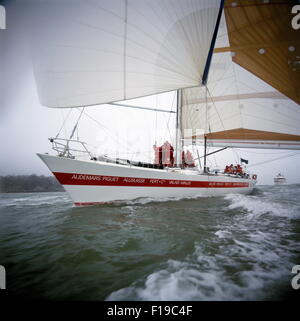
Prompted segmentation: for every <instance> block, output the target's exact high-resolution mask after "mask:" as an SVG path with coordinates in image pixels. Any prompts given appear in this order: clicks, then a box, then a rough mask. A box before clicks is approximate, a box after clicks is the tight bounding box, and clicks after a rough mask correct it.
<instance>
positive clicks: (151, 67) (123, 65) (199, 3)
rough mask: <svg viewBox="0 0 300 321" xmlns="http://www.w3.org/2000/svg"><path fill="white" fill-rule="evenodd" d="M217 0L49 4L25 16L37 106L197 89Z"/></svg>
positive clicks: (89, 0)
mask: <svg viewBox="0 0 300 321" xmlns="http://www.w3.org/2000/svg"><path fill="white" fill-rule="evenodd" d="M221 2H222V1H221V0H185V1H182V0H172V1H170V0H114V1H107V0H74V1H66V0H59V1H58V0H52V1H48V2H45V1H44V2H41V3H35V4H34V8H33V20H34V21H35V23H36V24H35V23H33V29H32V34H33V48H34V55H33V60H34V70H35V76H36V82H37V88H38V94H39V98H40V101H41V103H42V104H43V105H46V106H49V107H78V106H88V105H97V104H103V103H108V102H114V101H120V100H126V99H132V98H137V97H142V96H146V95H151V94H157V93H161V92H166V91H171V90H176V89H179V88H187V87H194V86H198V85H199V84H201V80H202V77H203V73H204V69H205V66H206V63H207V59H208V53H209V49H210V46H211V42H212V39H213V33H214V30H215V27H216V22H217V17H218V14H219V9H220V6H221Z"/></svg>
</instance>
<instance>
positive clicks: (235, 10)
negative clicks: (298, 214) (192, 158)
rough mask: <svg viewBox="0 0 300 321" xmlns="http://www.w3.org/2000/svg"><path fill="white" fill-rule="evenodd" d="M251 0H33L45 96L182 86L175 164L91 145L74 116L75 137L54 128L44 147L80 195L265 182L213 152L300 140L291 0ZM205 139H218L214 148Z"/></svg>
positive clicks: (106, 198) (230, 188)
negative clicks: (99, 151)
mask: <svg viewBox="0 0 300 321" xmlns="http://www.w3.org/2000/svg"><path fill="white" fill-rule="evenodd" d="M252 2H253V1H250V0H249V1H230V0H228V1H223V0H185V1H182V0H172V1H171V0H165V1H161V0H154V1H153V0H151V1H150V0H145V1H139V0H118V1H105V0H93V1H83V0H78V1H75V2H72V6H71V5H70V3H69V2H68V1H58V2H56V1H49V2H48V3H46V4H45V3H43V5H40V4H36V5H35V12H34V14H35V16H36V17H38V19H36V21H35V19H33V20H32V24H33V25H32V29H31V35H32V36H33V37H32V40H31V43H32V46H33V62H34V74H35V79H36V83H37V89H38V95H39V99H40V102H41V104H42V105H45V106H47V107H52V108H80V107H82V110H83V108H85V107H88V106H95V105H103V104H113V105H115V107H116V108H123V107H125V108H128V107H132V108H137V107H135V106H130V105H128V104H126V103H124V101H125V102H126V101H127V100H131V99H134V98H139V97H145V96H149V95H157V94H160V93H164V92H170V91H176V93H177V110H176V128H175V129H174V130H175V131H176V142H175V162H174V165H173V166H165V167H164V166H163V167H159V166H152V164H141V163H140V162H131V161H127V160H126V159H123V160H120V159H111V158H108V157H106V156H105V155H97V156H94V155H92V154H91V153H90V151H89V150H88V148H87V146H86V144H85V143H84V142H82V141H79V140H75V139H74V135H73V134H74V132H75V130H76V127H77V123H76V125H75V127H74V129H73V132H72V134H71V136H70V138H69V139H62V138H58V137H55V138H51V139H50V141H51V143H52V145H53V149H54V150H55V151H56V152H57V154H56V155H49V154H38V156H39V157H40V158H41V160H42V161H43V162H44V163H45V164H46V165H47V166H48V168H49V169H50V171H51V172H52V173H53V174H54V175H55V177H56V178H57V179H58V181H59V182H60V183H61V184H62V186H63V187H64V189H65V190H66V191H67V193H68V194H69V195H70V197H71V198H72V200H73V201H74V203H75V205H78V206H81V205H94V204H102V203H107V202H113V201H118V200H131V199H136V198H139V197H151V198H162V197H163V198H166V197H167V198H177V197H196V196H220V195H225V194H228V193H243V194H247V193H250V192H251V191H252V190H253V188H254V186H255V184H256V182H257V176H256V175H255V174H249V173H248V174H245V173H244V174H243V175H240V174H234V173H226V172H225V173H223V172H218V171H215V172H211V171H209V168H208V167H207V164H206V160H207V157H208V156H210V155H211V154H214V153H216V152H221V151H222V150H224V149H227V148H272V149H300V130H299V125H298V123H299V122H297V115H299V111H298V109H297V108H296V107H295V106H296V105H297V107H298V104H299V101H300V96H299V88H298V87H297V86H299V85H298V84H299V83H300V82H299V55H300V53H299V48H300V45H299V34H297V31H295V30H293V29H292V28H291V27H290V18H291V14H290V12H291V10H290V9H291V3H292V2H291V1H280V2H278V1H267V2H266V1H261V2H259V1H254V2H253V3H252ZM35 23H36V24H35ZM297 45H298V46H297ZM297 57H298V58H297ZM275 66H276V68H275ZM245 73H246V74H245ZM243 80H244V82H243ZM252 81H253V83H252ZM247 82H248V83H247ZM250 83H251V85H249V84H250ZM253 87H254V88H253ZM274 101H277V102H279V103H277V104H276V107H275V105H274ZM287 104H291V105H289V106H288V107H287ZM141 108H144V107H141ZM144 109H147V108H144ZM149 109H150V110H151V108H149ZM286 110H288V112H289V113H290V114H289V115H287V113H286ZM156 111H157V110H156ZM292 112H293V113H294V116H295V117H291V113H292ZM286 115H287V116H286ZM274 124H275V125H274ZM73 142H77V143H79V144H81V145H82V148H83V150H84V151H85V152H86V153H87V155H89V159H88V160H79V159H77V158H76V156H75V154H74V150H72V148H71V147H70V146H71V144H72V143H73ZM184 145H185V146H188V145H197V146H198V145H201V146H203V147H204V155H203V158H204V164H203V168H202V169H199V168H190V167H184V166H183V164H182V152H183V147H184ZM208 148H220V149H219V150H215V151H214V152H211V153H209V152H208ZM198 161H199V162H200V157H199V156H198Z"/></svg>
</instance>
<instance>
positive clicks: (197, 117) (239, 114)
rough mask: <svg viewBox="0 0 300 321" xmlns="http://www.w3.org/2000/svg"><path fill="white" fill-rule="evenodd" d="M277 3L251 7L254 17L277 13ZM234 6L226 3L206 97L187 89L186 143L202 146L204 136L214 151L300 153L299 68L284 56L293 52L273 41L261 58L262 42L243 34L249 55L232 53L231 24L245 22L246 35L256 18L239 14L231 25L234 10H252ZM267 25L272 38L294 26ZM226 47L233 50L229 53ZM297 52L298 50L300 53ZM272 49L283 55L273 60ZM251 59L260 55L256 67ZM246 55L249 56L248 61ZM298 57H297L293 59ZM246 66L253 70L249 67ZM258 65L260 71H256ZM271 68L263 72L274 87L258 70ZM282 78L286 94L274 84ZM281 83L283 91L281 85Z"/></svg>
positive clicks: (202, 90)
mask: <svg viewBox="0 0 300 321" xmlns="http://www.w3.org/2000/svg"><path fill="white" fill-rule="evenodd" d="M273 2H274V1H268V2H264V6H263V8H264V9H262V7H261V6H260V5H258V8H256V9H255V8H252V9H251V10H252V11H251V12H252V13H253V12H254V13H255V12H256V13H257V14H259V13H261V11H263V14H264V15H265V14H266V12H268V5H270V8H271V11H272V12H273ZM275 2H276V1H275ZM287 2H289V4H291V1H281V3H285V4H286V3H287ZM234 3H235V5H234V6H232V4H233V2H232V1H226V2H225V8H227V9H226V10H227V13H226V20H225V16H223V19H222V23H221V26H220V29H219V34H218V38H217V44H216V49H215V54H214V55H213V60H212V66H211V71H210V77H209V81H208V84H207V90H208V92H206V89H205V88H200V87H199V88H190V89H184V90H183V110H182V132H183V133H184V136H185V138H190V139H194V140H195V139H198V143H200V144H202V143H203V135H204V134H205V135H206V136H207V138H208V144H210V145H212V146H216V147H219V146H220V147H223V146H229V147H245V148H274V149H300V125H299V124H300V108H299V104H298V98H297V97H298V96H297V95H298V94H299V92H300V88H299V84H300V82H299V81H298V80H296V79H298V78H299V75H300V69H297V68H296V67H295V68H296V69H295V70H292V69H291V66H290V64H289V63H288V58H287V57H286V55H285V54H287V55H289V54H292V52H291V51H289V47H288V46H287V47H286V48H285V49H284V50H283V48H282V44H280V46H279V47H278V46H277V45H276V44H277V42H276V41H275V40H274V39H272V41H271V40H270V44H272V43H274V46H275V47H274V48H273V47H270V48H269V47H268V49H266V50H267V51H265V52H264V53H260V52H258V50H259V49H260V48H261V43H256V42H255V39H254V38H251V37H250V36H249V37H250V38H249V37H247V36H246V35H245V34H244V37H241V38H240V39H241V41H243V43H244V46H246V47H247V45H249V46H250V47H251V48H253V49H252V50H248V49H249V48H248V47H247V48H246V47H245V48H244V49H242V48H238V47H237V46H235V47H234V48H235V49H236V50H233V47H232V45H231V42H232V41H233V40H232V39H231V37H233V34H234V33H230V32H229V31H228V30H231V29H230V28H233V25H235V26H237V25H239V24H242V23H243V21H244V24H245V30H247V28H248V27H249V26H248V23H249V21H251V17H252V15H251V14H250V18H249V19H246V18H245V17H244V16H243V17H242V16H241V15H239V14H237V15H233V14H231V15H230V19H229V24H228V12H231V11H230V10H231V8H235V7H239V8H240V10H242V8H244V5H245V6H246V8H248V7H250V5H249V3H250V2H249V1H245V2H244V1H243V2H238V1H236V2H234ZM241 3H243V5H242V4H241ZM251 3H252V6H253V7H255V5H256V4H258V2H257V1H252V2H251ZM259 3H260V4H261V2H259ZM277 3H278V1H277ZM278 5H279V4H277V6H278ZM229 6H230V9H229ZM277 6H276V8H277ZM290 8H291V6H290ZM244 9H245V8H244ZM276 12H277V11H276ZM248 13H249V12H248ZM254 13H253V15H254ZM264 15H261V19H263V20H266V17H265V16H264ZM254 16H255V15H254ZM279 16H280V15H279ZM255 17H256V16H255ZM290 17H291V15H290ZM280 19H281V18H280V17H279V20H280ZM275 20H276V19H275ZM235 21H236V22H235ZM268 21H269V28H270V29H271V30H273V33H274V34H280V32H281V31H282V30H283V32H284V30H286V28H291V25H290V21H289V22H288V26H286V25H278V23H277V20H276V21H275V22H274V24H273V25H272V19H271V18H270V20H268ZM228 25H229V29H228ZM241 30H242V28H239V32H241ZM243 30H244V29H243ZM245 30H244V31H245ZM244 31H243V32H244ZM249 32H250V31H249ZM261 33H264V29H261V31H258V30H256V31H255V33H254V34H255V35H256V37H258V36H259V35H260V34H261ZM238 34H239V33H238ZM250 34H251V32H250ZM291 34H294V33H293V32H292V33H291ZM298 34H299V31H298ZM262 37H265V35H263V36H262ZM233 38H234V37H233ZM298 39H299V36H298V38H297V39H294V40H296V41H298V42H299V40H298ZM247 41H248V42H247ZM253 41H254V43H253ZM292 44H294V45H295V43H294V42H293V43H291V44H290V45H292ZM224 48H227V49H228V48H229V50H225V49H224ZM254 48H256V49H255V50H256V51H255V50H254ZM295 48H296V45H295ZM299 48H300V46H298V47H297V50H299ZM231 50H232V51H231ZM270 50H271V51H273V50H275V51H276V52H278V50H279V51H280V50H281V51H284V54H282V55H281V56H280V55H279V56H276V57H274V54H273V53H272V52H269V51H270ZM254 51H255V52H254ZM295 51H296V49H295ZM261 52H262V51H261ZM252 54H253V55H254V54H255V55H256V59H254V60H253V63H252V62H251V61H252V60H251V59H250V58H249V57H252ZM240 55H243V58H241V60H239V58H238V57H240ZM246 55H248V56H249V57H248V58H246V57H245V56H246ZM299 57H300V56H298V58H299ZM260 58H261V60H260ZM266 58H267V59H269V60H270V61H269V62H268V63H266V61H265V59H266ZM298 58H297V57H295V59H298ZM298 60H299V59H298ZM299 61H300V60H299ZM245 62H248V63H249V65H248V66H245V65H244V63H245ZM257 64H259V65H260V68H257ZM270 65H272V66H273V67H272V68H273V70H272V72H271V71H270V73H269V72H268V71H266V70H265V75H268V77H271V76H272V75H274V77H273V80H274V82H273V80H272V81H270V79H269V78H265V77H263V76H262V77H260V76H261V75H260V71H261V70H262V69H264V68H269V67H270ZM276 66H277V67H276ZM295 66H296V65H295ZM258 70H259V71H258ZM284 70H285V71H284ZM281 73H282V75H283V74H284V73H286V75H287V78H286V80H285V83H284V86H285V88H288V91H286V90H282V88H281V87H280V86H277V84H278V81H277V82H276V81H275V78H276V79H277V78H278V79H280V77H281ZM288 75H293V77H292V76H291V77H290V78H289V77H288ZM258 76H259V77H258ZM297 77H298V78H297ZM281 84H282V86H283V82H281ZM292 93H294V94H292Z"/></svg>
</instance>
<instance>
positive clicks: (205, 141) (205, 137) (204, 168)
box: [203, 135, 207, 173]
mask: <svg viewBox="0 0 300 321" xmlns="http://www.w3.org/2000/svg"><path fill="white" fill-rule="evenodd" d="M206 143H207V136H206V135H204V165H203V171H204V173H207V170H206V156H207V155H206Z"/></svg>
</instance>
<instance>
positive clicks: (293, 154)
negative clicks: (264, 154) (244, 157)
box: [248, 151, 300, 167]
mask: <svg viewBox="0 0 300 321" xmlns="http://www.w3.org/2000/svg"><path fill="white" fill-rule="evenodd" d="M296 155H300V152H299V151H298V152H296V153H291V154H288V155H285V156H281V157H276V158H273V159H270V160H267V161H263V162H259V163H255V164H251V165H248V167H254V166H258V165H264V164H268V163H271V162H274V161H276V160H280V159H284V158H288V157H292V156H296Z"/></svg>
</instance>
